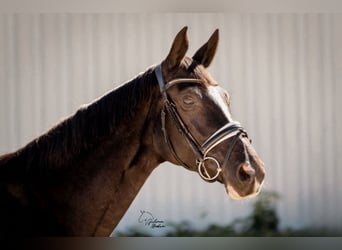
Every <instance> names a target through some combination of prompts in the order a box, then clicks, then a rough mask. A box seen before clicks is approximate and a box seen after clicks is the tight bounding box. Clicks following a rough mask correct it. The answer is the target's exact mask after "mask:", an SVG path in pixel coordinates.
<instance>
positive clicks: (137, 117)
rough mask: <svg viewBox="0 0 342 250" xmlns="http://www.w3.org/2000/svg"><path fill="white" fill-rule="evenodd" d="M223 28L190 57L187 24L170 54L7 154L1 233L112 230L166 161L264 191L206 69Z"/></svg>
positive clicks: (1, 167) (1, 162)
mask: <svg viewBox="0 0 342 250" xmlns="http://www.w3.org/2000/svg"><path fill="white" fill-rule="evenodd" d="M217 44H218V30H216V31H215V32H214V33H213V35H212V36H211V38H210V39H209V40H208V42H207V43H205V44H204V45H203V46H202V47H201V48H200V49H199V50H198V51H197V52H196V53H195V55H194V56H193V57H192V58H190V57H187V56H185V53H186V51H187V49H188V38H187V28H186V27H185V28H183V29H182V30H181V31H180V32H179V33H178V34H177V36H176V37H175V40H174V42H173V44H172V47H171V50H170V52H169V54H168V56H167V57H166V59H165V60H164V61H163V62H162V63H161V64H160V65H158V66H153V67H151V68H149V69H148V70H147V71H146V72H144V73H142V74H140V75H138V76H137V77H136V78H135V79H133V80H131V81H130V82H127V83H126V84H124V85H122V86H120V87H119V88H117V89H114V90H113V91H111V92H110V93H108V94H106V95H105V96H103V97H101V98H100V99H98V100H96V101H94V102H93V103H91V104H90V105H88V106H86V107H82V108H81V109H79V110H78V111H77V112H76V113H75V114H74V115H73V116H71V117H70V118H68V119H66V120H64V121H63V122H61V123H60V124H58V125H57V126H55V127H54V128H52V129H51V130H50V131H48V132H47V133H45V134H43V135H41V136H40V137H38V138H37V139H35V140H33V141H32V142H30V143H29V144H28V145H26V146H25V147H23V148H21V149H19V150H18V151H16V152H13V153H10V154H7V155H3V156H1V157H0V234H1V235H2V237H6V236H12V235H27V236H58V235H61V236H67V235H77V236H90V235H94V236H108V235H110V234H111V233H112V231H113V230H114V228H115V226H116V225H117V223H118V222H119V221H120V219H121V218H122V216H123V215H124V214H125V212H126V210H127V209H128V207H129V206H130V204H131V203H132V201H133V199H134V198H135V196H136V195H137V193H138V191H139V189H140V188H141V187H142V185H143V183H144V182H145V180H146V178H147V177H148V176H149V175H150V173H151V172H152V171H153V169H155V168H156V167H157V166H158V165H159V164H160V163H162V162H164V161H169V162H172V163H174V164H177V165H181V166H183V167H185V168H187V169H189V170H191V171H195V172H198V173H199V174H200V176H201V177H202V178H203V179H204V180H206V181H209V182H212V181H219V182H221V183H223V185H224V186H225V188H226V190H227V192H228V194H229V195H230V196H231V197H232V198H234V199H242V198H245V197H249V196H253V195H256V194H257V193H258V192H259V189H260V186H261V184H262V182H263V179H264V175H265V170H264V166H263V163H262V161H261V160H260V159H259V157H258V156H257V154H256V152H255V151H254V149H253V147H252V146H251V144H250V140H249V138H248V135H247V132H246V131H245V130H244V129H243V128H242V127H241V125H240V124H239V123H238V122H235V121H233V119H232V117H231V114H230V111H229V106H230V97H229V95H228V93H227V92H226V91H225V90H223V89H222V88H221V87H219V86H218V84H217V83H216V82H215V81H214V80H213V78H211V76H210V75H209V74H208V72H207V71H206V68H207V67H208V66H209V64H210V63H211V61H212V59H213V57H214V55H215V52H216V48H217Z"/></svg>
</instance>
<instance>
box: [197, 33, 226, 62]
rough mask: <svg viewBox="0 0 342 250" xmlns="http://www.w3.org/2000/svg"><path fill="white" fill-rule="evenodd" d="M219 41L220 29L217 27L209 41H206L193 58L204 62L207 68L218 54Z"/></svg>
mask: <svg viewBox="0 0 342 250" xmlns="http://www.w3.org/2000/svg"><path fill="white" fill-rule="evenodd" d="M218 41H219V30H218V29H216V30H215V31H214V33H213V34H212V35H211V37H210V38H209V40H208V42H206V43H205V44H204V45H203V46H202V47H201V48H200V49H199V50H197V52H196V53H195V55H194V56H193V57H192V59H193V60H195V61H197V62H198V63H200V64H202V65H203V66H204V67H205V68H207V67H209V65H210V64H211V62H212V60H213V58H214V56H215V54H216V50H217V45H218Z"/></svg>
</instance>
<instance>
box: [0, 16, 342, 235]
mask: <svg viewBox="0 0 342 250" xmlns="http://www.w3.org/2000/svg"><path fill="white" fill-rule="evenodd" d="M185 25H187V26H189V36H190V51H189V54H190V55H192V53H193V52H194V51H195V50H196V49H197V48H199V46H201V45H202V44H203V43H204V42H205V41H206V40H207V39H208V38H209V36H210V34H211V33H212V32H213V31H214V30H215V29H216V28H219V29H220V39H221V40H220V45H219V49H218V53H217V57H216V58H215V60H214V62H213V64H212V66H211V67H210V69H209V71H210V72H211V74H212V75H213V76H214V78H215V79H216V80H217V81H218V82H220V83H221V84H222V85H223V86H224V87H225V88H226V89H228V90H229V92H230V94H231V96H232V109H233V115H234V117H235V118H236V119H237V120H239V121H240V122H241V123H242V124H243V126H244V127H245V128H246V129H247V130H248V131H249V134H250V136H251V137H252V139H253V144H254V146H255V148H256V149H257V151H258V153H259V155H260V156H261V158H262V159H263V160H264V162H265V164H266V170H267V176H266V180H265V185H264V188H265V189H267V190H272V191H276V192H278V193H279V194H280V195H281V198H280V200H279V202H278V212H279V215H280V219H281V226H282V227H287V226H291V227H303V226H310V227H325V228H329V229H334V228H339V229H342V213H341V211H342V196H341V193H342V185H340V182H341V180H342V169H341V160H342V136H341V133H340V131H341V129H342V117H341V112H340V108H341V107H342V99H341V98H339V97H340V96H341V94H342V82H341V79H342V50H341V44H342V15H341V14H329V13H325V14H323V13H322V14H319V13H317V14H263V13H255V14H230V13H225V14H224V13H222V14H220V13H212V14H205V13H188V14H180V13H178V14H176V13H170V14H167V13H163V14H152V13H145V14H144V13H132V14H62V13H61V14H54V13H47V14H34V13H32V14H29V13H26V14H25V13H22V14H6V13H3V14H0V154H3V153H6V152H9V151H11V150H15V149H17V148H18V147H20V146H23V145H25V144H26V143H27V142H29V141H30V140H31V139H33V138H35V137H36V136H38V135H39V134H41V133H42V132H44V131H46V130H47V129H49V128H50V127H51V126H52V125H54V124H55V123H57V122H59V121H60V120H61V119H62V118H63V117H66V116H69V115H71V114H72V113H73V112H75V111H76V110H77V108H78V107H79V106H80V105H81V104H83V103H88V102H90V101H92V100H93V99H95V98H97V97H98V96H101V95H102V94H104V93H105V92H106V91H109V90H111V89H112V88H114V87H115V86H117V85H119V84H121V83H123V82H125V81H127V80H129V79H131V78H132V77H133V76H135V75H136V74H137V73H139V72H141V71H143V70H145V69H146V68H147V67H148V66H150V65H152V64H155V63H159V62H160V61H161V60H162V59H163V58H164V57H165V56H166V54H167V53H168V51H169V48H170V45H171V42H172V39H173V38H174V35H175V34H176V33H177V32H178V31H179V30H180V29H181V28H182V27H183V26H185ZM253 201H254V200H253V199H252V200H247V201H239V202H236V201H232V200H230V199H229V198H228V197H227V195H226V193H225V190H224V187H223V186H221V185H219V184H207V183H205V182H203V181H202V180H201V179H200V178H199V177H198V175H197V174H195V173H190V172H188V171H187V170H185V169H182V168H180V167H176V166H174V165H171V164H167V163H166V164H163V165H162V166H160V167H159V168H157V169H156V171H155V172H153V174H152V175H151V176H150V178H149V179H148V180H147V182H146V183H145V185H144V187H143V188H142V190H141V191H140V193H139V195H138V196H137V198H136V199H135V201H134V203H133V204H132V206H131V207H130V209H129V210H128V211H127V213H126V215H125V217H124V218H123V219H122V221H121V222H120V224H119V226H118V227H117V230H124V229H126V228H127V227H130V226H134V227H140V228H142V229H145V227H144V226H143V225H141V224H139V223H138V217H139V215H140V210H148V211H150V212H152V213H153V215H154V216H155V217H157V218H158V219H161V220H165V221H173V222H177V221H178V222H179V221H182V220H188V221H191V222H192V223H193V224H194V225H196V226H198V227H203V226H205V225H207V224H208V223H220V224H228V223H230V222H231V221H232V220H233V219H235V218H237V217H243V216H246V215H247V214H248V213H249V212H250V210H251V206H250V205H251V203H252V202H253ZM165 230H167V228H166V229H165ZM150 231H151V232H152V233H154V234H156V235H157V234H161V233H163V230H150Z"/></svg>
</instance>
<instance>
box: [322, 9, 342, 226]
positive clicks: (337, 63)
mask: <svg viewBox="0 0 342 250" xmlns="http://www.w3.org/2000/svg"><path fill="white" fill-rule="evenodd" d="M332 15H333V23H332V31H333V34H334V35H333V44H332V48H333V56H332V60H333V63H334V65H333V67H332V70H333V72H334V78H333V79H334V85H333V86H334V88H333V89H334V93H335V94H334V96H333V99H334V100H335V103H334V106H335V107H336V109H337V110H336V113H334V123H333V124H334V130H333V136H334V157H335V159H336V162H335V163H336V166H335V173H334V174H335V179H334V182H333V184H332V185H333V186H334V188H335V190H334V199H337V200H338V202H337V205H336V207H335V210H334V211H335V213H334V214H335V221H336V223H337V226H338V228H341V227H342V213H341V212H340V211H342V196H341V193H342V185H340V182H341V180H342V168H341V165H340V164H341V162H342V133H341V131H342V115H341V111H340V110H339V109H340V107H342V98H341V93H342V50H341V44H342V29H341V27H342V15H341V14H332ZM326 167H328V166H326Z"/></svg>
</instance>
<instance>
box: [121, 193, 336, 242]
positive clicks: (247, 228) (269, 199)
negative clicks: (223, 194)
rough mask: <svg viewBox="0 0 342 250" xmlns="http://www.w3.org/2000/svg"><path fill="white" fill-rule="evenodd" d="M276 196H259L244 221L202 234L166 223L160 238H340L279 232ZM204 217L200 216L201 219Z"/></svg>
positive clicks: (137, 233) (306, 231)
mask: <svg viewBox="0 0 342 250" xmlns="http://www.w3.org/2000/svg"><path fill="white" fill-rule="evenodd" d="M278 199H279V195H278V194H277V193H275V192H269V191H264V192H261V193H260V194H259V196H258V198H257V200H256V201H255V202H254V204H253V210H252V213H251V214H250V215H248V216H247V217H246V218H241V219H237V220H235V221H233V222H232V223H231V224H230V225H226V226H220V225H214V224H211V225H209V226H208V227H207V228H206V229H204V230H196V229H194V227H193V226H192V225H191V223H190V222H189V221H182V222H181V223H178V224H176V223H168V228H171V230H169V232H168V233H166V234H165V235H164V236H169V237H173V236H176V237H220V236H222V237H227V236H228V237H229V236H230V237H234V236H286V237H288V236H311V237H312V236H342V232H341V231H329V230H324V229H321V230H318V229H311V228H304V229H300V230H293V229H286V230H282V231H280V230H279V228H278V226H279V218H278V214H277V210H276V200H278ZM205 216H206V214H205V213H204V214H202V215H201V218H202V217H205ZM114 236H145V237H146V236H151V235H148V234H147V233H144V232H141V231H138V230H135V229H134V228H133V229H131V230H129V231H128V232H125V233H123V232H118V233H115V234H114Z"/></svg>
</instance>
